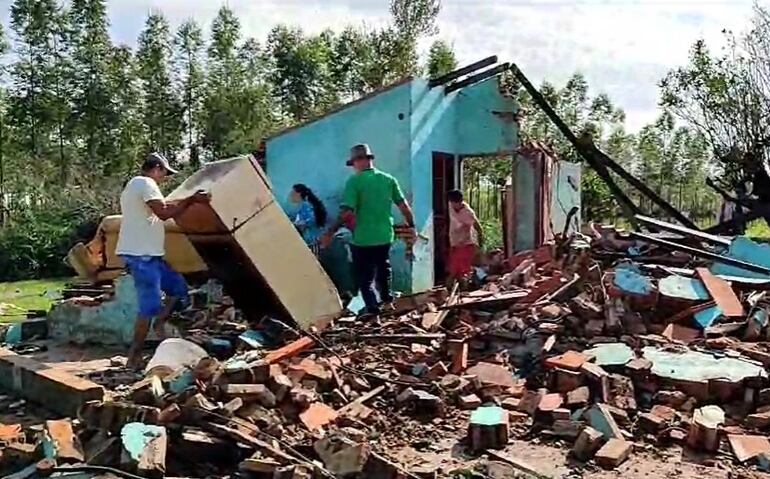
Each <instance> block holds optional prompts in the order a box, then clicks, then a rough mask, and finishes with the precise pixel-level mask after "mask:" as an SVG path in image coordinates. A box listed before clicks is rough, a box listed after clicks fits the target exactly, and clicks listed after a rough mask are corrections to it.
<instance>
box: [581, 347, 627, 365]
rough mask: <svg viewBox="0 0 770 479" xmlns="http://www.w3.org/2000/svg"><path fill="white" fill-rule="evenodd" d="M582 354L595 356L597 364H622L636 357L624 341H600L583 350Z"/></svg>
mask: <svg viewBox="0 0 770 479" xmlns="http://www.w3.org/2000/svg"><path fill="white" fill-rule="evenodd" d="M583 354H586V355H588V356H591V357H593V358H595V360H594V363H596V364H597V365H598V366H623V365H625V364H626V363H628V362H629V361H631V360H632V359H634V358H635V357H636V355H635V354H634V351H633V350H632V349H631V348H630V347H628V345H627V344H625V343H602V344H597V345H596V346H594V347H593V348H591V349H589V350H586V351H583Z"/></svg>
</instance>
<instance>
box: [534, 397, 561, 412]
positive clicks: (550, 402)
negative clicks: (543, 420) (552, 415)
mask: <svg viewBox="0 0 770 479" xmlns="http://www.w3.org/2000/svg"><path fill="white" fill-rule="evenodd" d="M563 402H564V398H562V396H561V394H557V393H553V394H546V395H545V396H543V397H542V398H541V399H540V404H538V406H537V409H538V410H539V411H542V412H552V411H554V410H556V409H558V408H559V407H561V405H562V403H563Z"/></svg>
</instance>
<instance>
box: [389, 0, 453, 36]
mask: <svg viewBox="0 0 770 479" xmlns="http://www.w3.org/2000/svg"><path fill="white" fill-rule="evenodd" d="M440 12H441V0H392V1H391V2H390V15H391V17H392V18H393V24H394V25H395V26H396V28H397V29H398V31H399V33H401V34H402V35H404V36H406V37H408V38H410V39H411V40H417V39H419V38H420V37H423V36H428V35H434V34H436V33H438V27H437V26H436V19H437V18H438V14H439V13H440Z"/></svg>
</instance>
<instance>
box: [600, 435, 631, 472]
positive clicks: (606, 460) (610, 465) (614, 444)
mask: <svg viewBox="0 0 770 479" xmlns="http://www.w3.org/2000/svg"><path fill="white" fill-rule="evenodd" d="M631 449H632V444H631V443H630V442H628V441H624V440H623V439H610V440H609V441H607V443H606V444H605V445H604V446H602V447H601V449H599V450H598V451H597V452H596V456H594V460H596V464H598V465H599V466H601V467H603V468H605V469H614V468H616V467H618V466H619V465H620V464H622V463H623V461H625V460H626V459H628V456H630V455H631Z"/></svg>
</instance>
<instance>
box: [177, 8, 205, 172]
mask: <svg viewBox="0 0 770 479" xmlns="http://www.w3.org/2000/svg"><path fill="white" fill-rule="evenodd" d="M176 51H177V55H176V67H177V72H176V77H177V78H176V80H177V84H179V85H180V86H181V88H182V91H183V92H184V95H183V97H182V106H183V108H184V116H185V120H186V124H185V129H186V130H187V146H188V147H189V148H190V163H191V164H192V165H193V166H195V167H198V166H200V157H199V152H198V148H199V143H200V138H199V136H200V130H201V124H200V123H201V115H202V114H203V112H202V108H203V98H202V97H203V93H202V90H203V85H204V83H203V82H204V71H203V61H202V58H201V56H202V54H203V31H202V30H201V28H200V26H199V25H198V24H197V23H196V22H195V21H194V20H188V21H186V22H184V23H183V24H182V26H181V27H179V30H178V31H177V34H176Z"/></svg>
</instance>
